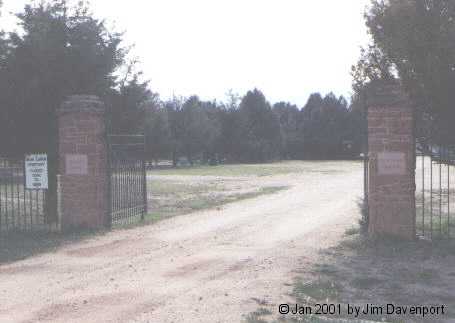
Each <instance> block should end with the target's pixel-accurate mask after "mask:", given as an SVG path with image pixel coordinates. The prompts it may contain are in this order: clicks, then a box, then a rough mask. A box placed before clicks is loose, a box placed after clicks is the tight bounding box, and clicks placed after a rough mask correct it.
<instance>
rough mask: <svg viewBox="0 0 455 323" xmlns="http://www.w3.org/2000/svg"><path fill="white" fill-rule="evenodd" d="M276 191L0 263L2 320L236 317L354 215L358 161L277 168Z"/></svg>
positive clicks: (272, 299)
mask: <svg viewBox="0 0 455 323" xmlns="http://www.w3.org/2000/svg"><path fill="white" fill-rule="evenodd" d="M270 181H274V182H277V183H280V185H289V186H291V188H290V189H289V190H286V191H282V192H280V193H277V194H274V195H270V196H263V197H259V198H256V199H251V200H246V201H242V202H237V203H233V204H228V205H226V206H224V207H222V208H221V209H219V210H210V211H205V212H198V213H193V214H190V215H185V216H181V217H176V218H172V219H170V220H166V221H163V222H160V223H158V224H155V225H152V226H147V227H141V228H135V229H131V230H125V231H114V232H111V233H109V234H107V235H104V236H99V237H94V238H92V239H90V240H86V241H84V242H80V243H76V244H73V245H71V246H68V247H64V248H61V249H59V250H58V251H57V252H54V253H49V254H44V255H40V256H36V257H34V258H30V259H27V260H24V261H20V262H16V263H14V264H10V265H5V266H1V267H0V322H65V323H68V322H84V323H86V322H97V323H99V322H122V323H123V322H156V323H170V322H175V323H182V322H210V323H215V322H229V323H231V322H240V321H242V319H243V318H244V316H243V315H245V314H248V313H249V312H251V311H253V310H256V309H257V307H258V304H257V302H259V301H265V302H269V303H279V302H280V301H283V300H286V299H287V294H288V293H289V292H290V287H289V286H288V284H286V283H291V282H292V279H293V277H294V276H295V269H298V268H299V267H300V268H301V267H302V266H305V264H307V263H311V262H312V261H314V260H315V259H316V257H317V253H318V250H320V249H321V248H325V247H329V246H332V245H334V244H336V243H337V241H338V240H339V238H340V237H341V236H342V234H343V233H344V231H345V229H346V228H349V227H351V226H352V225H353V224H354V223H355V222H356V221H357V219H358V217H359V212H358V209H357V206H356V200H357V199H358V198H359V197H360V195H361V188H362V168H361V164H360V163H358V162H325V163H321V164H318V165H317V167H315V168H314V171H309V172H305V173H299V174H289V175H279V176H275V177H271V178H270Z"/></svg>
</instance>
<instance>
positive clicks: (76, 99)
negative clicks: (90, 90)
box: [58, 95, 106, 115]
mask: <svg viewBox="0 0 455 323" xmlns="http://www.w3.org/2000/svg"><path fill="white" fill-rule="evenodd" d="M105 110H106V108H105V105H104V103H103V101H101V99H100V98H99V97H98V96H96V95H71V96H68V97H67V98H66V100H65V101H64V102H63V103H62V105H61V106H60V108H59V109H58V114H60V115H61V114H68V113H79V112H89V113H93V114H104V113H105Z"/></svg>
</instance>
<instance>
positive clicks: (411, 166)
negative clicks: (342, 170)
mask: <svg viewBox="0 0 455 323" xmlns="http://www.w3.org/2000/svg"><path fill="white" fill-rule="evenodd" d="M368 101H369V102H368V145H369V160H370V164H369V168H370V169H369V176H370V178H369V200H368V204H369V232H370V234H372V235H373V236H375V235H391V236H397V237H401V238H405V239H414V238H415V236H416V229H415V222H416V221H415V136H414V111H413V109H412V107H411V105H410V100H409V99H408V97H407V96H406V95H405V94H404V93H403V92H402V90H401V87H400V85H399V84H397V83H391V82H390V83H387V82H377V83H375V84H373V85H372V87H371V90H370V93H369V100H368Z"/></svg>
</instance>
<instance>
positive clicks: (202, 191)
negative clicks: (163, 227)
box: [146, 175, 288, 222]
mask: <svg viewBox="0 0 455 323" xmlns="http://www.w3.org/2000/svg"><path fill="white" fill-rule="evenodd" d="M187 176H190V175H187ZM148 185H149V186H148V191H149V214H148V216H147V217H146V220H147V221H152V222H154V221H159V220H163V219H166V218H169V217H173V216H177V215H183V214H188V213H192V212H196V211H201V210H206V209H213V208H219V207H221V206H222V205H225V204H228V203H232V202H236V201H241V200H245V199H251V198H255V197H258V196H261V195H267V194H273V193H277V192H279V191H281V190H285V189H287V188H288V187H286V186H270V185H266V183H261V181H257V182H255V183H250V182H249V181H247V180H232V179H227V178H218V179H216V180H200V179H197V178H195V179H193V180H191V179H190V180H185V181H179V180H176V179H175V178H166V176H159V178H157V179H154V178H153V177H152V179H151V180H149V182H148Z"/></svg>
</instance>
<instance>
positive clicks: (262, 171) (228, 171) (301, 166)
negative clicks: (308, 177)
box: [149, 161, 331, 177]
mask: <svg viewBox="0 0 455 323" xmlns="http://www.w3.org/2000/svg"><path fill="white" fill-rule="evenodd" d="M317 163H318V164H320V163H331V162H330V161H315V162H314V163H313V162H302V161H285V162H276V163H268V164H229V165H218V166H195V167H187V168H177V169H164V170H153V171H150V172H149V174H151V175H173V176H226V177H243V176H259V177H262V176H273V175H284V174H292V173H298V172H303V171H310V172H311V171H317V168H316V167H315V164H317Z"/></svg>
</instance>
